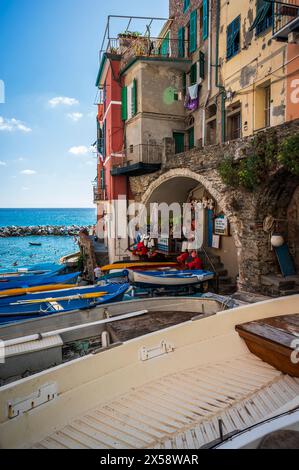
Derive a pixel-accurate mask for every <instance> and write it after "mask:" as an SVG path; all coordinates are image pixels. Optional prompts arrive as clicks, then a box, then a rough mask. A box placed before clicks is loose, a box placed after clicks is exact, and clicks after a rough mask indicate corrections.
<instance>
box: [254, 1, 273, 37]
mask: <svg viewBox="0 0 299 470" xmlns="http://www.w3.org/2000/svg"><path fill="white" fill-rule="evenodd" d="M273 13H274V8H273V4H272V3H271V2H268V1H265V0H257V3H256V18H255V20H254V22H253V24H252V26H251V28H250V31H253V30H254V29H255V32H256V35H257V36H258V35H259V34H262V33H263V32H264V31H266V30H267V29H268V28H270V26H272V25H273V19H274V14H273Z"/></svg>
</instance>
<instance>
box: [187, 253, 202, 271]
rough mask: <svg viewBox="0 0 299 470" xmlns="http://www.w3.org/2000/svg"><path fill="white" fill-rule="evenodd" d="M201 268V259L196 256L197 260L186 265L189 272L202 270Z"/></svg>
mask: <svg viewBox="0 0 299 470" xmlns="http://www.w3.org/2000/svg"><path fill="white" fill-rule="evenodd" d="M202 268H203V264H202V261H201V259H200V258H199V257H198V256H197V258H194V260H193V261H192V263H189V264H188V269H190V270H191V271H194V270H202Z"/></svg>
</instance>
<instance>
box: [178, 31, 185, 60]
mask: <svg viewBox="0 0 299 470" xmlns="http://www.w3.org/2000/svg"><path fill="white" fill-rule="evenodd" d="M178 55H179V57H185V28H180V29H179V31H178Z"/></svg>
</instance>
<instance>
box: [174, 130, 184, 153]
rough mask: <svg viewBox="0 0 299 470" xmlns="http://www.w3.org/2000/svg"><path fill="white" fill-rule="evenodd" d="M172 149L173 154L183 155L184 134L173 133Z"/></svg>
mask: <svg viewBox="0 0 299 470" xmlns="http://www.w3.org/2000/svg"><path fill="white" fill-rule="evenodd" d="M173 138H174V148H175V153H176V154H177V153H183V152H184V151H185V134H184V132H174V133H173Z"/></svg>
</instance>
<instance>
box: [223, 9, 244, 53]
mask: <svg viewBox="0 0 299 470" xmlns="http://www.w3.org/2000/svg"><path fill="white" fill-rule="evenodd" d="M240 37H241V17H240V16H238V17H237V18H236V19H235V20H234V21H233V22H232V23H231V24H230V25H228V28H227V45H226V49H227V51H226V58H227V59H230V58H232V57H234V56H235V55H236V54H238V52H239V50H240Z"/></svg>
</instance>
